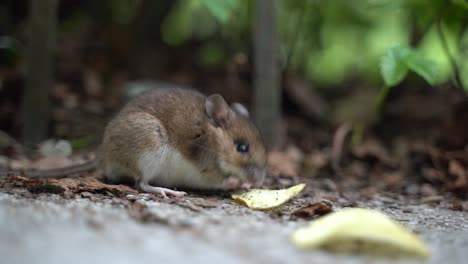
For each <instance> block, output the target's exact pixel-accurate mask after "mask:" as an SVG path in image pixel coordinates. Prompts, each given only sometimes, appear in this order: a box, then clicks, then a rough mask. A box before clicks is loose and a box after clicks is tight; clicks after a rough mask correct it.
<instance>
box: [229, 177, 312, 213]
mask: <svg viewBox="0 0 468 264" xmlns="http://www.w3.org/2000/svg"><path fill="white" fill-rule="evenodd" d="M305 186H306V185H305V183H302V184H298V185H295V186H292V187H290V188H288V189H282V190H261V189H252V190H250V191H248V192H245V193H241V194H233V195H232V198H233V199H234V200H236V201H238V202H240V203H242V204H245V205H246V206H247V207H249V208H252V209H259V210H266V209H272V208H275V207H277V206H280V205H282V204H284V203H286V202H287V201H289V200H291V199H292V198H293V197H295V196H296V195H298V194H299V193H300V192H302V190H304V188H305Z"/></svg>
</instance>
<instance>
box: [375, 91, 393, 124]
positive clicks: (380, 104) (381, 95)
mask: <svg viewBox="0 0 468 264" xmlns="http://www.w3.org/2000/svg"><path fill="white" fill-rule="evenodd" d="M390 88H391V87H390V86H388V85H386V84H384V85H383V86H382V88H381V89H380V92H379V95H378V97H377V102H376V104H375V113H376V115H377V116H378V117H380V115H381V114H382V109H383V105H384V103H385V99H386V98H387V95H388V92H389V91H390Z"/></svg>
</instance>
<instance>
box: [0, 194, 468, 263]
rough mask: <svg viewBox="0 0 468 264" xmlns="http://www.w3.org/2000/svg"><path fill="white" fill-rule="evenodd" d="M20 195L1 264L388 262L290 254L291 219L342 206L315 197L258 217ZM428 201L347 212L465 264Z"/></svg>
mask: <svg viewBox="0 0 468 264" xmlns="http://www.w3.org/2000/svg"><path fill="white" fill-rule="evenodd" d="M20 190H21V189H19V188H18V187H17V188H16V189H14V188H13V189H11V188H10V189H8V190H6V189H2V190H1V191H0V256H2V257H1V259H2V261H1V262H2V263H11V264H17V263H38V264H41V263H48V264H53V263H64V262H66V263H187V262H190V263H363V262H365V263H394V262H393V261H391V260H388V259H387V260H386V259H372V258H369V257H356V256H337V255H333V254H329V253H326V252H322V251H303V250H299V249H297V248H295V246H294V245H293V244H291V243H290V241H289V239H288V236H289V234H290V233H291V232H292V231H293V230H294V229H296V228H298V227H302V226H304V225H306V224H307V222H308V221H309V219H303V218H298V219H297V218H293V217H291V216H292V212H294V211H295V210H297V209H298V208H301V207H303V206H304V205H307V204H311V203H316V202H323V203H324V204H327V205H330V206H331V207H332V208H333V209H334V210H339V209H341V208H342V207H343V205H345V206H346V205H347V204H349V202H346V201H341V202H340V200H338V201H336V202H330V201H329V200H326V199H324V195H320V194H317V195H315V196H313V197H311V196H307V195H305V197H304V195H302V196H300V197H298V198H296V199H294V200H292V201H290V202H289V203H287V204H286V205H284V206H283V207H281V208H279V209H276V210H274V211H266V212H263V211H254V210H251V209H248V208H246V207H244V206H242V205H240V204H237V203H235V202H234V201H233V200H232V199H230V198H229V196H228V195H225V194H200V193H189V195H188V196H186V197H184V198H181V199H162V198H158V197H154V196H151V195H145V194H138V193H127V194H123V193H120V194H119V195H115V193H116V192H115V191H113V190H109V191H108V193H107V194H95V193H91V192H81V193H80V194H76V195H74V196H73V197H68V198H67V197H66V196H67V195H66V194H65V195H64V194H60V195H57V194H51V193H36V194H35V193H34V192H33V193H31V192H28V191H20ZM433 200H434V201H435V200H437V199H435V198H433ZM434 201H426V202H424V203H421V202H411V201H408V200H406V199H403V198H402V197H391V196H384V195H378V196H377V195H376V196H374V197H372V198H370V199H365V200H362V201H354V202H353V206H355V207H365V208H374V209H378V210H382V211H383V212H385V213H387V214H388V215H389V216H390V217H392V218H393V219H395V220H397V221H399V222H400V223H402V224H404V225H405V226H407V227H409V228H410V229H412V230H414V231H415V232H416V233H419V234H420V235H421V236H422V238H423V239H424V240H425V241H426V242H427V243H428V245H429V247H430V249H431V252H432V257H431V259H430V260H429V261H427V263H446V264H448V263H466V262H465V261H466V259H468V212H467V211H466V210H465V211H463V210H460V211H456V210H448V209H445V208H444V206H441V203H438V202H437V201H435V202H434ZM401 263H418V262H411V261H407V260H403V261H401Z"/></svg>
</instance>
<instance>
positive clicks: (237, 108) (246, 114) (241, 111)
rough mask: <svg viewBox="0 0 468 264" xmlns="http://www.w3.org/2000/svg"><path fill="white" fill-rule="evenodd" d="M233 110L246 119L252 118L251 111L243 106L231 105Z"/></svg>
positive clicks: (238, 104)
mask: <svg viewBox="0 0 468 264" xmlns="http://www.w3.org/2000/svg"><path fill="white" fill-rule="evenodd" d="M231 109H232V111H234V112H236V113H237V114H239V115H241V116H243V117H246V118H249V117H250V114H249V110H247V108H245V106H244V105H243V104H240V103H233V104H231Z"/></svg>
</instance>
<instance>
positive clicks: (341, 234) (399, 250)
mask: <svg viewBox="0 0 468 264" xmlns="http://www.w3.org/2000/svg"><path fill="white" fill-rule="evenodd" d="M291 240H292V242H293V243H294V244H295V245H296V246H298V247H299V248H304V249H314V248H322V249H326V250H329V251H332V252H337V253H344V254H365V255H373V256H383V257H390V258H403V257H410V258H421V259H426V258H428V257H429V256H430V253H429V250H428V248H427V246H426V245H425V244H424V242H423V241H421V240H420V239H419V238H418V237H417V236H416V235H415V234H413V233H412V232H411V231H409V230H408V229H406V228H405V227H404V226H402V225H400V224H399V223H396V222H394V221H393V220H391V219H390V218H389V217H387V216H386V215H385V214H383V213H380V212H378V211H375V210H369V209H361V208H350V209H344V210H342V211H338V212H334V213H330V214H327V215H326V216H323V217H321V218H319V219H317V220H315V221H313V222H312V223H311V224H310V225H309V226H307V227H304V228H300V229H298V230H296V231H295V232H293V233H292V235H291Z"/></svg>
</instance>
